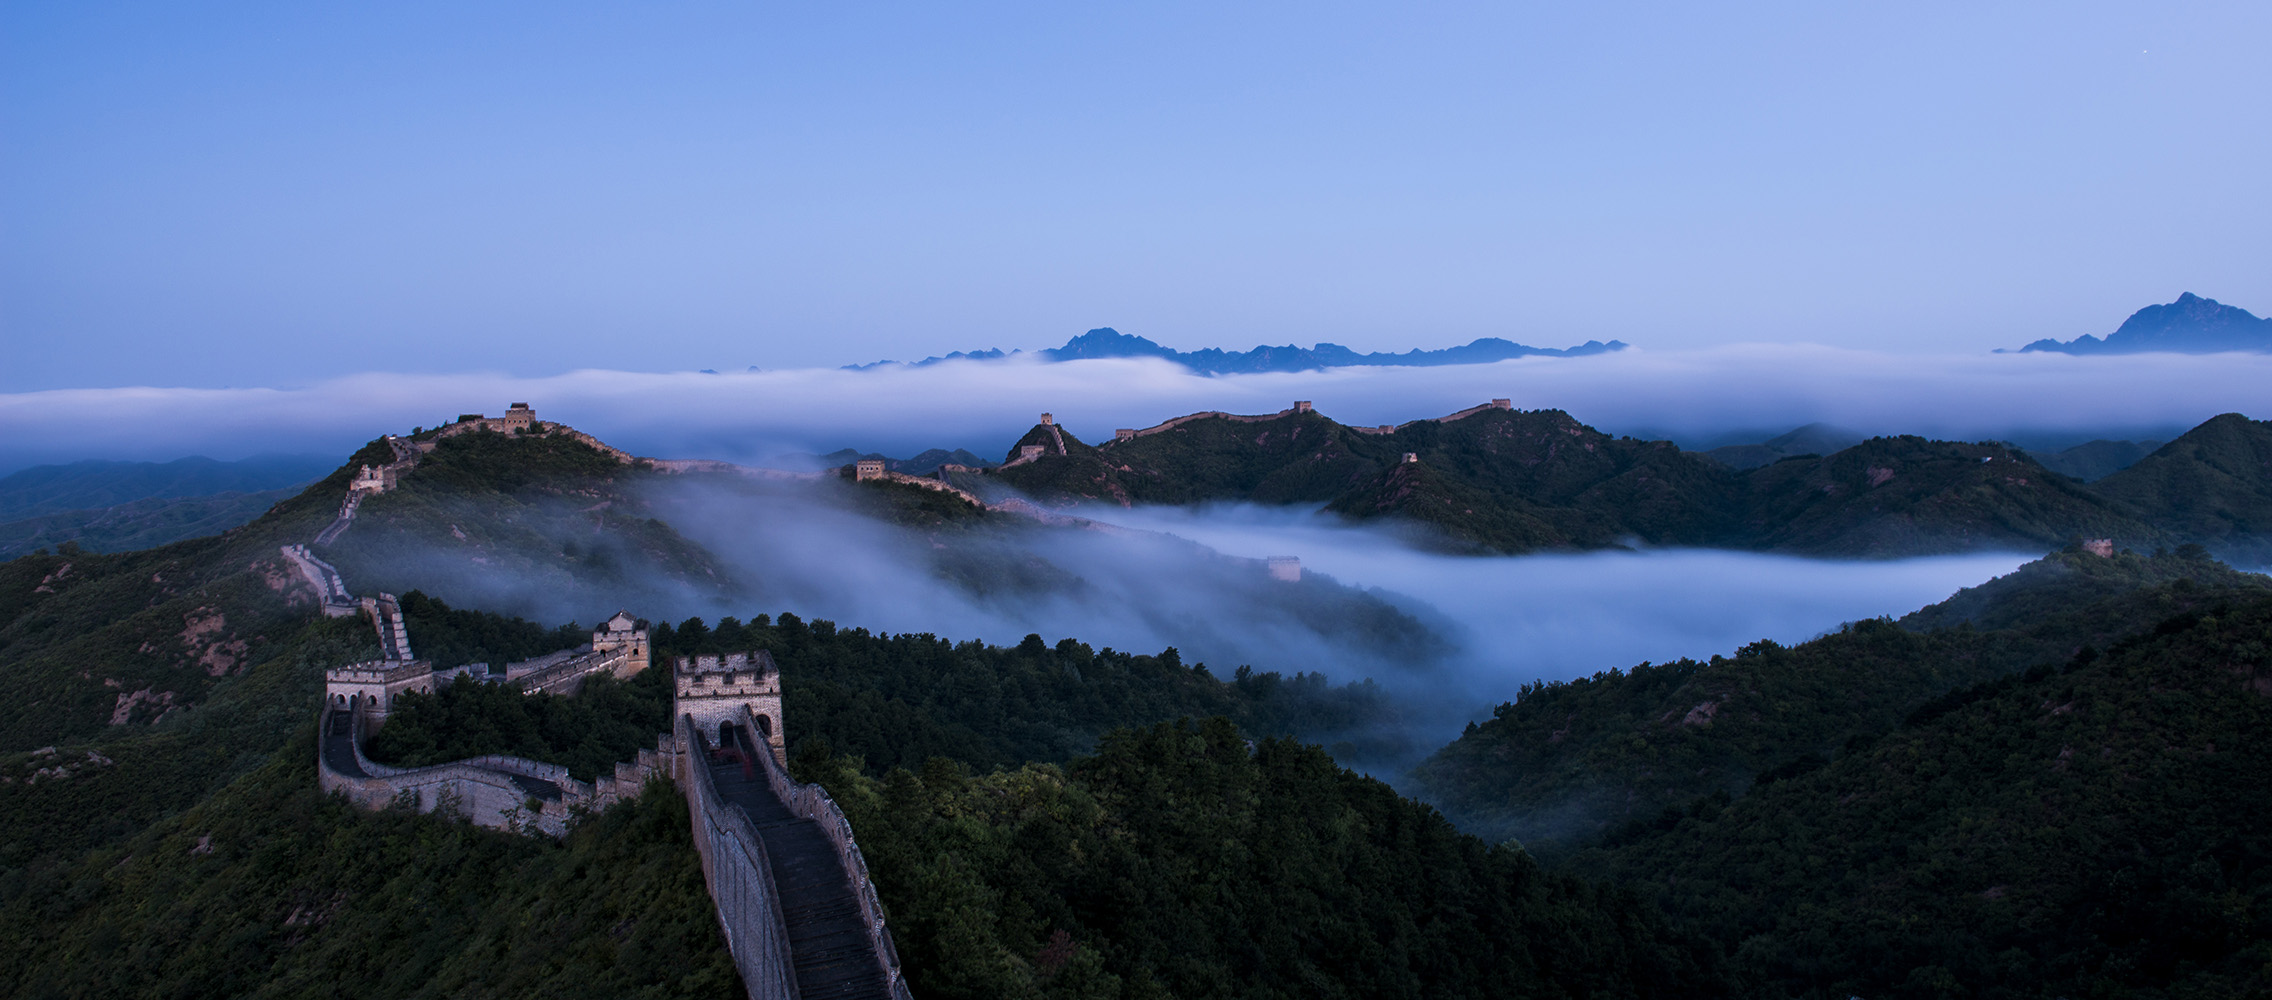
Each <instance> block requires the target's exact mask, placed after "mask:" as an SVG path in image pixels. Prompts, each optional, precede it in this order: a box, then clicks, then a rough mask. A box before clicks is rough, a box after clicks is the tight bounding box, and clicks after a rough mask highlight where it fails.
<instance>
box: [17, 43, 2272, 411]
mask: <svg viewBox="0 0 2272 1000" xmlns="http://www.w3.org/2000/svg"><path fill="white" fill-rule="evenodd" d="M475 6H477V5H467V4H414V3H402V4H390V5H376V4H372V5H359V6H349V5H312V4H200V5H195V6H194V7H192V6H190V5H179V4H172V5H158V4H149V5H134V4H65V3H24V2H20V3H11V4H8V5H6V6H5V7H0V331H4V334H5V337H6V341H7V343H8V344H9V346H10V351H9V358H10V364H8V365H7V366H5V368H4V369H0V391H8V392H23V391H28V390H39V389H51V388H63V387H90V386H119V385H163V386H191V387H218V386H231V385H234V386H244V385H274V386H291V385H303V384H308V383H310V382H314V381H318V380H322V379H326V378H332V377H336V376H340V375H345V374H349V373H353V372H359V371H369V370H386V371H411V372H448V371H486V372H498V373H504V374H509V375H516V376H544V375H549V374H553V373H558V372H562V371H566V370H571V369H577V368H585V367H609V368H619V369H633V370H684V369H692V368H702V367H714V368H721V369H727V370H737V369H739V368H741V367H743V366H746V365H751V364H756V365H762V366H765V367H768V368H778V367H799V366H816V365H824V366H832V365H837V364H843V363H847V362H853V361H862V360H872V359H875V358H881V357H898V358H908V357H916V356H921V355H924V354H928V353H935V352H945V351H948V350H954V349H963V348H977V347H990V346H999V347H1004V348H1012V347H1025V348H1037V347H1045V346H1053V345H1055V344H1057V343H1061V342H1062V341H1063V340H1064V339H1066V338H1067V337H1069V336H1071V335H1073V334H1075V333H1078V332H1080V331H1081V330H1083V329H1086V328H1088V327H1091V326H1098V325H1111V326H1115V327H1117V328H1119V329H1121V330H1122V331H1124V332H1129V333H1137V334H1142V335H1145V336H1149V337H1151V338H1153V339H1155V340H1158V341H1161V342H1163V343H1168V344H1171V345H1174V346H1179V347H1186V348H1195V347H1203V346H1241V347H1243V346H1251V345H1253V344H1255V343H1261V342H1270V343H1287V342H1297V343H1302V344H1309V343H1312V342H1315V341H1318V340H1332V341H1336V342H1340V343H1344V344H1348V345H1350V346H1353V347H1357V348H1359V349H1403V348H1406V347H1411V346H1427V347H1435V346H1443V345H1446V344H1450V343H1456V342H1464V341H1466V340H1469V339H1472V338H1474V337H1478V336H1506V337H1511V338H1514V339H1518V340H1522V341H1525V342H1529V343H1537V344H1546V345H1556V346H1559V345H1563V344H1569V343H1576V342H1579V341H1583V340H1586V339H1589V338H1599V339H1609V338H1611V337H1616V338H1621V339H1624V340H1628V341H1632V342H1635V343H1638V344H1642V345H1644V346H1647V347H1650V348H1653V349H1683V348H1702V347H1708V346H1710V345H1715V344H1725V343H1731V342H1742V341H1772V342H1812V343H1821V344H1830V345H1837V346H1843V347H1853V348H1866V349H1871V350H1880V351H1914V352H1930V351H1965V352H1971V351H1979V350H1985V349H1987V348H1989V347H1994V346H2016V345H2018V344H2021V343H2025V342H2027V341H2029V340H2033V339H2035V338H2037V337H2043V336H2057V337H2061V338H2066V337H2072V336H2076V335H2079V334H2083V333H2100V334H2103V333H2105V332H2107V331H2109V330H2111V329H2112V327H2113V326H2114V325H2115V324H2117V323H2119V322H2120V320H2121V319H2122V317H2123V316H2125V315H2127V314H2128V313H2129V312H2130V311H2131V310H2133V309H2135V308H2137V307H2139V306H2142V305H2146V304H2148V303H2152V302H2163V301H2168V300H2170V299H2171V298H2174V297H2175V296H2176V295H2177V294H2178V293H2179V292H2181V291H2194V292H2197V293H2200V294H2203V295H2208V296H2212V297H2215V298H2218V299H2221V300H2224V301H2227V302H2231V303H2234V304H2237V305H2241V306H2243V307H2247V308H2250V309H2253V310H2255V311H2257V312H2259V313H2263V312H2267V311H2272V268H2268V267H2267V266H2266V265H2267V262H2268V261H2272V198H2267V196H2266V194H2265V185H2264V181H2263V175H2264V172H2265V166H2264V165H2265V164H2266V163H2268V162H2272V156H2268V155H2267V154H2272V128H2268V126H2272V101H2268V100H2266V99H2265V95H2267V94H2272V60H2267V59H2266V58H2264V55H2263V40H2264V39H2265V38H2267V37H2272V6H2268V5H2265V4H2261V3H2225V4H2183V3H2175V4H2158V5H2142V4H2121V5H2117V4H2049V3H2043V4H2011V3H1977V2H1976V3H1965V4H1906V5H1868V6H1865V5H1859V4H1838V5H1827V4H1796V3H1794V4H1780V5H1778V4H1747V5H1742V6H1740V7H1730V6H1727V5H1693V4H1682V5H1672V4H1634V3H1622V4H1621V3H1601V4H1586V5H1552V6H1548V5H1524V4H1489V5H1473V6H1464V5H1453V4H1439V5H1425V6H1421V5H1397V6H1390V5H1332V4H1314V3H1312V4H1299V5H1295V4H1286V5H1266V4H1244V5H1223V4H1204V5H1198V4H1194V5H1175V6H1169V5H1146V6H1134V5H1115V4H1095V5H1074V4H1035V5H1026V6H1020V5H1007V4H958V5H944V4H908V5H883V4H871V5H848V4H827V5H823V4H804V5H795V6H789V5H772V4H717V5H706V4H675V5H667V6H666V5H621V4H619V5H581V4H566V3H547V4H525V5H514V4H502V3H499V4H484V5H478V6H479V9H478V10H476V9H471V8H474V7H475Z"/></svg>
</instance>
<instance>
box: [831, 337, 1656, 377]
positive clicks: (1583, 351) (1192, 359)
mask: <svg viewBox="0 0 2272 1000" xmlns="http://www.w3.org/2000/svg"><path fill="white" fill-rule="evenodd" d="M1625 347H1626V344H1625V342H1624V341H1621V340H1612V341H1610V342H1609V343H1606V344H1604V343H1602V342H1601V341H1598V340H1589V341H1586V342H1585V343H1583V344H1579V345H1577V346H1576V347H1564V348H1553V347H1531V346H1528V345H1525V344H1518V343H1515V342H1514V341H1512V340H1508V339H1506V338H1504V337H1478V338H1476V339H1475V340H1473V341H1470V342H1468V343H1467V344H1464V345H1462V346H1459V347H1447V348H1444V349H1442V350H1434V351H1424V350H1421V349H1419V348H1413V349H1412V350H1409V351H1405V352H1404V353H1402V354H1389V353H1386V352H1381V351H1375V352H1373V353H1370V354H1359V353H1357V352H1356V351H1352V350H1350V349H1349V348H1346V347H1343V346H1341V345H1339V344H1328V343H1319V344H1316V345H1314V346H1311V347H1306V348H1305V347H1300V346H1297V345H1294V344H1287V345H1284V346H1282V347H1273V346H1271V345H1269V344H1263V345H1260V346H1257V347H1255V348H1254V349H1253V350H1251V351H1226V350H1223V349H1221V348H1217V347H1209V348H1203V349H1201V350H1197V351H1178V350H1176V349H1175V348H1172V347H1163V346H1161V345H1160V344H1158V343H1155V342H1153V341H1152V340H1150V339H1148V338H1144V337H1138V336H1134V335H1131V334H1126V333H1122V332H1120V331H1118V330H1115V329H1113V328H1111V327H1109V326H1100V327H1097V328H1096V329H1093V330H1090V331H1088V332H1086V333H1083V334H1081V335H1080V336H1078V337H1074V338H1073V339H1071V340H1068V341H1066V342H1065V346H1063V347H1057V348H1051V349H1049V350H1044V351H1036V352H1034V353H1033V354H1032V355H1031V356H1033V357H1037V358H1040V359H1041V360H1043V361H1083V360H1090V359H1096V358H1164V359H1166V360H1168V361H1173V362H1175V363H1176V364H1179V365H1182V366H1184V367H1185V368H1189V369H1191V370H1192V371H1194V372H1197V373H1199V374H1202V375H1233V374H1244V373H1251V372H1302V371H1315V370H1317V369H1320V368H1343V367H1349V366H1391V365H1393V366H1410V367H1419V366H1433V365H1466V364H1488V363H1490V362H1493V361H1504V360H1506V359H1508V358H1520V357H1528V356H1532V355H1544V356H1551V357H1570V358H1575V357H1584V356H1586V355H1590V354H1608V353H1610V352H1612V351H1622V350H1624V349H1625ZM1013 353H1014V352H1013ZM1003 357H1008V355H1005V354H1003V353H1002V352H1001V351H998V350H997V351H971V352H968V353H965V352H962V351H956V352H955V353H953V354H949V355H947V356H946V357H943V358H942V357H929V358H925V359H923V360H921V361H916V362H912V363H910V365H909V366H910V367H916V368H920V367H924V366H927V365H935V364H940V363H942V362H946V361H956V360H973V361H984V360H991V359H996V358H1003ZM893 364H899V362H895V361H878V362H875V363H874V364H866V365H846V366H845V367H846V368H848V369H851V370H853V371H861V370H865V369H869V368H875V367H878V366H882V365H893Z"/></svg>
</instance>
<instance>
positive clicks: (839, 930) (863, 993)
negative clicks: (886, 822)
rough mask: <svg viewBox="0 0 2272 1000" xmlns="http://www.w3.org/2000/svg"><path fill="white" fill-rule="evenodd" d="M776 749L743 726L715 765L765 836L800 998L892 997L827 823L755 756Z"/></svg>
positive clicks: (719, 784)
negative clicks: (786, 794) (806, 813)
mask: <svg viewBox="0 0 2272 1000" xmlns="http://www.w3.org/2000/svg"><path fill="white" fill-rule="evenodd" d="M771 752H772V751H771V750H770V749H767V748H765V747H763V746H762V745H760V746H755V747H753V746H751V741H750V740H749V738H748V735H747V734H746V733H745V732H742V731H741V730H739V729H736V730H735V731H734V733H733V742H732V743H731V744H729V745H728V746H726V747H724V748H722V749H721V750H720V751H719V752H718V753H717V754H715V755H713V756H712V759H711V760H710V761H709V762H708V766H709V768H710V777H711V781H712V783H713V784H714V785H715V786H716V788H717V790H718V797H719V798H720V799H722V800H724V801H725V802H726V804H728V805H730V806H733V807H735V808H738V809H740V810H741V811H742V813H743V815H745V816H747V817H748V818H749V822H750V826H752V827H754V828H755V829H756V830H757V834H758V837H759V838H760V839H761V840H763V841H764V844H765V854H766V857H767V858H768V859H769V860H770V861H771V863H772V866H773V884H774V886H775V887H776V890H777V891H778V893H779V896H780V901H781V913H782V917H783V920H784V922H785V923H786V924H787V925H788V932H789V954H790V959H791V961H792V963H793V964H794V966H795V969H796V979H797V994H798V996H799V997H800V998H801V1000H869V998H873V1000H890V998H891V996H892V990H891V985H890V980H889V979H888V978H887V977H886V975H885V973H884V969H883V965H882V963H881V962H879V961H878V960H877V958H876V954H875V951H874V949H873V946H872V945H871V944H870V942H869V940H868V934H867V929H866V926H865V925H864V924H863V923H862V922H861V919H860V904H859V900H858V899H857V898H856V897H855V896H854V895H853V892H852V882H851V878H850V876H849V875H847V874H846V872H845V871H844V866H843V864H842V863H841V862H840V861H839V860H838V857H837V854H836V850H835V848H834V846H833V845H831V844H830V843H829V840H828V835H827V834H826V833H824V832H823V831H822V830H821V829H820V824H818V823H815V822H813V821H812V820H809V819H803V818H800V817H798V816H797V815H796V814H794V813H792V812H790V811H789V807H788V806H787V805H786V804H784V803H782V801H781V800H780V798H779V797H778V796H776V795H774V793H773V788H772V786H771V785H770V784H768V783H767V781H766V778H765V774H764V772H763V771H762V770H761V769H760V768H761V767H762V766H763V765H762V764H760V763H757V762H756V761H757V758H756V756H755V755H756V754H760V753H764V754H770V753H771Z"/></svg>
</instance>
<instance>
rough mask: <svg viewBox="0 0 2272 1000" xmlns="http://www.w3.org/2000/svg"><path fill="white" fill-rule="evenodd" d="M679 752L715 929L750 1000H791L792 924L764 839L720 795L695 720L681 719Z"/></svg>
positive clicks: (794, 980) (793, 978)
mask: <svg viewBox="0 0 2272 1000" xmlns="http://www.w3.org/2000/svg"><path fill="white" fill-rule="evenodd" d="M670 739H672V740H673V741H674V742H675V744H676V747H677V750H678V753H677V754H676V756H675V758H674V760H675V763H676V764H677V770H676V777H677V778H678V786H679V788H680V790H681V791H683V792H685V794H686V809H687V812H688V813H689V814H691V817H692V819H693V824H694V847H695V850H696V851H698V852H699V853H700V854H701V855H702V879H703V881H704V882H705V883H707V884H708V885H709V887H710V900H711V902H712V903H713V904H714V905H715V906H716V907H717V911H718V926H719V928H720V929H721V930H723V931H724V932H725V937H726V948H727V950H728V951H729V952H731V953H732V954H733V957H734V968H735V969H737V970H739V971H740V972H741V974H742V985H743V987H744V988H745V989H746V990H747V991H748V993H749V997H750V1000H795V997H796V996H797V976H796V968H795V966H794V965H793V964H792V963H791V961H790V958H789V926H788V921H787V920H785V919H784V918H783V917H782V915H781V894H780V892H779V891H778V890H777V889H776V888H775V887H774V884H773V864H772V862H771V861H770V860H769V859H768V858H767V857H766V856H765V842H764V841H763V840H762V839H760V838H759V837H758V835H757V831H756V830H755V829H753V828H751V826H750V825H749V817H747V816H744V815H742V811H741V810H739V809H735V808H731V807H729V806H727V805H726V804H725V803H724V802H722V801H720V800H719V798H718V790H717V788H716V787H714V786H713V785H711V783H710V769H709V768H708V767H707V766H705V765H704V764H703V758H704V756H705V755H706V754H707V752H708V750H709V745H708V743H706V742H705V741H704V740H703V738H702V735H701V733H700V732H699V730H697V728H696V727H695V724H694V720H693V719H692V718H690V717H688V716H684V715H681V716H679V719H678V723H677V725H676V726H675V727H674V730H673V732H672V735H671V737H670Z"/></svg>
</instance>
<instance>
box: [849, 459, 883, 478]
mask: <svg viewBox="0 0 2272 1000" xmlns="http://www.w3.org/2000/svg"><path fill="white" fill-rule="evenodd" d="M883 477H884V460H883V459H880V458H863V459H861V460H859V461H857V462H854V463H852V478H853V479H854V480H857V481H859V482H866V481H868V480H870V479H882V478H883Z"/></svg>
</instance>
